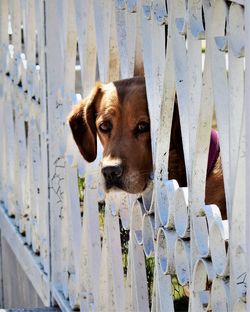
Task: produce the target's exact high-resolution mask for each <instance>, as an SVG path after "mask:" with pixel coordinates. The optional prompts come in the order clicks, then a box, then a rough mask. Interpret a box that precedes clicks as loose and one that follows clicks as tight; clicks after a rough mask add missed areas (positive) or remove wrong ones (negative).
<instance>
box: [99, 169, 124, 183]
mask: <svg viewBox="0 0 250 312" xmlns="http://www.w3.org/2000/svg"><path fill="white" fill-rule="evenodd" d="M122 173H123V167H122V166H121V165H116V166H107V167H104V168H102V174H103V176H104V178H105V179H106V180H108V181H110V182H112V181H113V180H117V179H119V178H120V177H121V176H122Z"/></svg>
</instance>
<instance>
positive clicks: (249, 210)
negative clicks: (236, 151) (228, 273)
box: [244, 1, 250, 311]
mask: <svg viewBox="0 0 250 312" xmlns="http://www.w3.org/2000/svg"><path fill="white" fill-rule="evenodd" d="M249 86H250V3H249V1H245V103H244V104H245V110H246V114H245V118H246V181H245V183H246V190H247V191H246V224H247V226H246V233H245V235H246V242H247V246H246V248H247V250H246V264H247V267H246V269H247V285H248V289H247V294H246V301H247V311H250V292H249V285H250V261H249V256H250V240H249V237H250V227H249V224H250V192H249V189H250V125H249V122H250V88H249Z"/></svg>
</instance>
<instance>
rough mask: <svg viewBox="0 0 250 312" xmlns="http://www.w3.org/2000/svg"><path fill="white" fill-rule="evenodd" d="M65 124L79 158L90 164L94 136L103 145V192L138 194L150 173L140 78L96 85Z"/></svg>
mask: <svg viewBox="0 0 250 312" xmlns="http://www.w3.org/2000/svg"><path fill="white" fill-rule="evenodd" d="M69 124H70V127H71V130H72V133H73V137H74V139H75V141H76V143H77V145H78V148H79V150H80V152H81V154H82V156H83V157H84V158H85V159H86V160H87V161H88V162H92V161H94V160H95V158H96V153H97V136H98V137H99V139H100V141H101V143H102V145H103V161H102V174H103V177H104V181H105V188H106V190H107V191H109V190H112V189H122V190H124V191H126V192H129V193H139V192H142V191H143V190H144V189H145V188H146V187H147V184H148V181H149V176H150V173H151V171H152V156H151V140H150V119H149V113H148V108H147V97H146V88H145V80H144V78H143V77H135V78H131V79H125V80H119V81H116V82H112V83H109V84H105V85H104V84H101V83H97V84H96V86H95V87H94V88H93V90H92V92H91V94H90V95H89V96H88V97H87V98H85V99H84V100H82V101H81V102H80V103H79V104H78V105H77V106H76V107H75V108H74V109H73V110H72V112H71V113H70V116H69Z"/></svg>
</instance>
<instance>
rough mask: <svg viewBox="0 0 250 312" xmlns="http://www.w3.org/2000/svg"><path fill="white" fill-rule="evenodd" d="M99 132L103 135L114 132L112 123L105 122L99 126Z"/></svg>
mask: <svg viewBox="0 0 250 312" xmlns="http://www.w3.org/2000/svg"><path fill="white" fill-rule="evenodd" d="M99 130H100V131H101V132H103V133H109V132H111V130H112V123H111V122H110V121H103V122H102V123H101V124H100V125H99Z"/></svg>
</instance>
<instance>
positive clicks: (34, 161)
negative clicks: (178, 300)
mask: <svg viewBox="0 0 250 312" xmlns="http://www.w3.org/2000/svg"><path fill="white" fill-rule="evenodd" d="M166 38H167V40H166ZM165 42H167V44H166V52H165ZM202 45H203V47H204V45H205V51H204V50H202ZM77 46H78V52H77ZM77 56H79V59H78V57H77ZM143 66H144V72H145V77H146V85H147V96H148V102H149V111H150V116H151V129H152V148H153V159H154V164H155V179H154V187H153V188H152V192H148V193H147V194H143V203H141V202H140V201H138V200H136V198H135V197H127V195H126V194H122V193H121V194H120V195H119V196H118V195H116V196H114V195H113V196H112V195H110V196H106V197H105V194H104V193H103V192H102V190H101V185H100V183H99V178H98V177H99V174H98V159H100V157H101V148H100V151H99V155H100V156H99V158H98V159H97V160H96V161H95V162H94V163H93V164H86V163H85V162H84V161H83V160H82V159H81V157H80V156H79V154H78V151H77V149H76V147H75V144H74V142H73V139H72V137H71V134H70V131H69V128H68V126H67V123H66V117H67V114H68V113H69V111H70V110H71V108H72V105H74V104H75V103H76V102H77V101H78V99H79V95H76V93H81V95H82V96H83V97H85V96H86V95H87V94H88V92H89V91H90V89H91V88H92V86H93V85H94V83H95V80H96V77H99V79H100V80H101V81H103V82H107V81H110V80H115V79H120V78H126V77H132V76H133V75H134V73H138V72H140V69H142V67H143ZM249 68H250V4H249V1H245V0H234V1H225V0H203V1H202V0H167V1H166V3H165V0H116V1H115V0H106V1H104V0H75V1H73V0H47V1H42V0H40V1H39V0H36V1H35V0H33V1H32V0H20V1H19V0H9V1H7V0H1V1H0V73H1V75H0V200H1V206H0V229H1V233H2V235H3V236H4V237H5V239H6V240H7V242H8V243H9V245H10V246H11V248H12V249H13V251H14V253H15V255H16V257H17V259H18V261H19V262H20V265H21V266H22V268H23V270H24V271H25V273H26V274H27V277H28V278H29V279H30V281H31V282H32V284H33V285H34V287H35V289H36V291H37V293H38V295H39V296H40V298H41V300H42V301H43V303H44V304H45V305H47V306H49V305H51V304H53V303H54V302H55V301H56V302H57V303H58V304H59V306H60V308H61V309H62V310H64V311H68V310H70V309H77V308H80V309H81V310H82V311H119V312H120V311H143V312H144V311H149V309H151V310H152V311H174V306H173V296H172V276H173V275H177V278H178V281H179V283H180V284H182V285H189V289H190V300H189V311H210V310H211V309H212V311H218V312H221V311H235V312H239V311H250V304H249V302H250V300H249V299H248V297H249V295H247V287H246V284H247V279H248V280H249V274H248V277H247V272H249V271H250V264H249V263H250V261H249V259H248V258H249V255H250V243H249V237H250V232H249V224H250V214H249V212H248V210H249V207H248V206H249V204H248V203H249V202H250V196H249V191H247V190H248V189H250V183H249V174H250V166H249V164H250V150H249V149H248V148H247V147H248V146H249V144H250V128H249V127H250V126H249V122H250V110H249V101H250V100H249V99H250V70H249ZM76 85H77V86H78V87H79V86H81V89H80V90H76ZM78 87H77V88H78ZM175 92H177V96H178V101H179V110H180V119H181V127H182V137H183V145H184V154H185V162H186V168H187V177H188V188H180V187H179V186H178V185H177V183H176V182H175V181H169V180H168V173H167V172H168V168H167V164H168V161H167V159H168V147H169V136H170V129H171V118H172V113H171V112H172V109H173V102H174V95H175ZM247 104H248V105H247ZM214 109H215V112H216V116H217V125H218V130H219V135H220V142H221V156H222V162H223V170H224V180H225V181H224V182H225V191H226V199H227V212H228V220H225V221H224V220H223V221H222V219H221V217H220V215H219V214H218V212H217V210H216V207H215V206H213V205H209V206H205V205H204V192H205V191H204V180H205V176H206V163H207V151H208V146H209V135H210V129H211V124H212V115H213V110H214ZM246 160H247V161H246ZM78 176H81V177H84V178H85V190H84V205H83V208H81V207H80V202H79V191H78ZM103 199H105V202H106V206H105V207H106V208H105V220H104V229H103V232H102V233H101V232H100V231H99V223H100V222H99V219H100V214H99V210H98V201H101V200H103ZM247 207H248V210H247V209H246V208H247ZM81 209H82V213H81ZM119 219H121V221H122V225H123V227H124V228H126V229H129V232H130V235H129V242H128V266H127V273H126V275H124V272H123V265H124V263H123V262H124V261H123V258H122V253H121V241H120V226H119ZM101 237H102V239H101ZM227 245H228V247H227ZM145 255H146V257H154V258H155V270H154V283H153V291H152V298H149V295H148V286H147V278H146V268H145ZM207 281H208V282H209V283H208V282H207ZM249 282H250V281H249ZM209 284H211V286H210V287H209V288H208V285H209ZM247 299H248V300H247ZM149 302H151V307H150V304H149ZM247 306H248V308H247Z"/></svg>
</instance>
